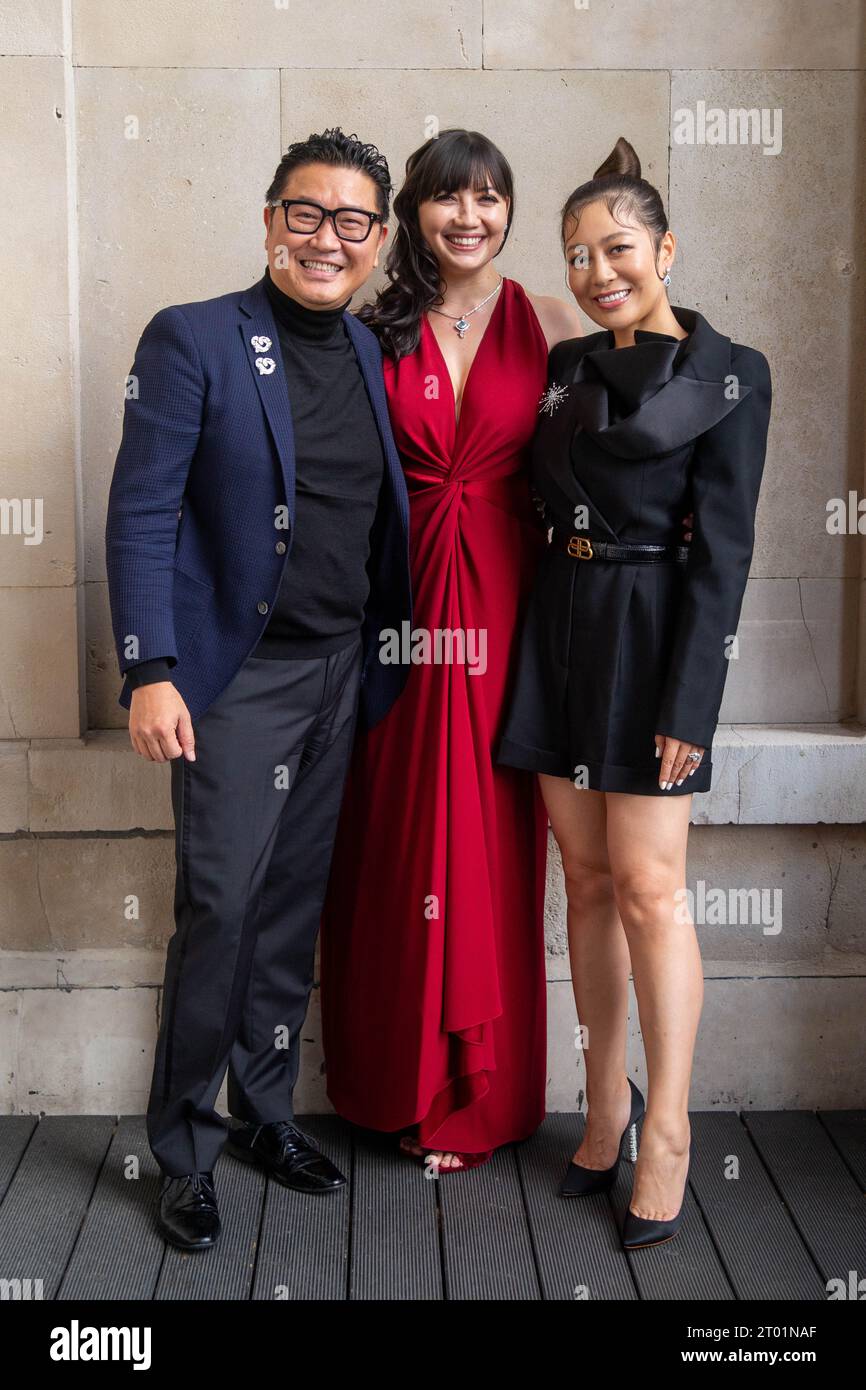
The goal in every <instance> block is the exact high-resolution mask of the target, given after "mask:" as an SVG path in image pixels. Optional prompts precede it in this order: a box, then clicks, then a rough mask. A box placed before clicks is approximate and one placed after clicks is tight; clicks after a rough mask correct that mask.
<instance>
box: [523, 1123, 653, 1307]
mask: <svg viewBox="0 0 866 1390" xmlns="http://www.w3.org/2000/svg"><path fill="white" fill-rule="evenodd" d="M584 1125H585V1120H584V1117H583V1116H582V1115H570V1114H551V1115H548V1116H547V1118H546V1120H545V1121H544V1123H543V1124H542V1126H541V1128H540V1129H538V1130H537V1131H536V1132H535V1134H534V1135H533V1136H532V1138H531V1139H528V1140H527V1141H526V1143H525V1144H519V1145H518V1146H517V1165H518V1169H519V1172H520V1176H521V1183H522V1186H523V1193H524V1200H525V1202H526V1210H527V1214H528V1218H529V1227H530V1230H531V1232H532V1238H533V1242H534V1246H535V1255H536V1260H537V1263H538V1273H539V1278H540V1280H541V1290H542V1295H543V1297H544V1298H545V1299H555V1300H563V1299H571V1300H583V1299H590V1300H592V1301H593V1302H595V1301H597V1300H598V1299H605V1298H610V1299H617V1300H621V1301H624V1302H627V1301H629V1300H633V1299H636V1298H637V1289H636V1288H635V1284H634V1280H633V1279H632V1276H631V1270H630V1268H629V1263H628V1258H627V1256H626V1254H625V1251H624V1250H623V1249H622V1246H621V1245H620V1240H619V1227H618V1226H617V1223H616V1221H615V1219H614V1214H613V1209H612V1207H611V1204H610V1202H609V1200H608V1198H607V1196H605V1195H604V1194H603V1193H601V1194H598V1195H596V1196H594V1197H577V1198H569V1199H568V1200H564V1199H563V1198H561V1197H560V1196H559V1195H558V1189H559V1184H560V1181H561V1180H562V1175H563V1173H564V1172H565V1169H566V1164H567V1163H568V1162H569V1160H570V1158H571V1156H572V1154H573V1153H574V1151H575V1149H577V1148H578V1146H579V1145H580V1142H581V1139H582V1138H583V1130H584Z"/></svg>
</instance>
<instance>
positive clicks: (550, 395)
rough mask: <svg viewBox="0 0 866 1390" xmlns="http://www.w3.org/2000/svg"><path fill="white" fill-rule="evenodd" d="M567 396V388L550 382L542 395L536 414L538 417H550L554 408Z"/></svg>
mask: <svg viewBox="0 0 866 1390" xmlns="http://www.w3.org/2000/svg"><path fill="white" fill-rule="evenodd" d="M567 395H568V387H567V386H560V385H559V384H558V383H557V382H555V381H554V382H551V384H550V386H548V388H547V390H546V391H545V393H544V395H543V396H542V397H541V398H540V401H539V406H538V413H539V415H552V414H553V412H554V411H555V410H556V407H557V406H558V405H560V404H561V402H562V401H563V400H564V399H565V397H566V396H567Z"/></svg>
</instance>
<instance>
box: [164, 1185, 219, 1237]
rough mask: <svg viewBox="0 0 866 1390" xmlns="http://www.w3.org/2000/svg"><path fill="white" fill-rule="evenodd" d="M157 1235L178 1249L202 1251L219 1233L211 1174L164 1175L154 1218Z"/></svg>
mask: <svg viewBox="0 0 866 1390" xmlns="http://www.w3.org/2000/svg"><path fill="white" fill-rule="evenodd" d="M156 1224H157V1228H158V1230H159V1232H160V1235H162V1236H164V1237H165V1239H166V1240H168V1241H171V1243H172V1245H176V1246H178V1247H179V1249H181V1250H206V1249H208V1248H209V1247H210V1246H211V1245H214V1244H215V1242H216V1239H217V1236H218V1235H219V1233H220V1229H221V1228H220V1218H219V1211H218V1209H217V1199H216V1192H215V1191H214V1185H213V1173H212V1172H209V1173H186V1174H184V1176H183V1177H179V1178H173V1177H171V1176H169V1175H168V1174H165V1175H164V1177H163V1180H162V1183H161V1185H160V1189H159V1204H158V1211H157V1218H156Z"/></svg>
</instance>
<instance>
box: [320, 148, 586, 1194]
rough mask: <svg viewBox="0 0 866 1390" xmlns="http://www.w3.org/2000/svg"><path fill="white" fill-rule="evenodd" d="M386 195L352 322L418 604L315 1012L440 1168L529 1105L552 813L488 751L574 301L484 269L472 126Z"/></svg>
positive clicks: (409, 1137) (335, 887)
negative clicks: (369, 349) (385, 423)
mask: <svg viewBox="0 0 866 1390" xmlns="http://www.w3.org/2000/svg"><path fill="white" fill-rule="evenodd" d="M394 207H395V213H396V214H397V216H398V219H399V227H398V231H397V235H396V239H395V246H394V249H393V251H392V252H391V254H390V256H389V259H388V264H387V271H388V275H389V279H390V280H391V284H390V286H389V287H388V288H387V289H386V290H384V291H383V292H382V293H381V294H380V295H379V298H378V300H377V302H376V303H375V304H374V305H372V306H365V307H364V309H363V310H362V311H361V313H360V315H359V317H361V318H362V319H364V321H365V322H366V323H367V324H368V325H369V326H370V327H371V328H372V329H373V330H374V331H375V332H377V334H378V336H379V339H380V342H381V344H382V348H383V353H384V371H385V384H386V389H387V392H388V399H389V407H390V414H391V422H392V425H393V430H394V437H395V440H396V443H397V447H398V449H399V451H400V455H401V458H402V461H403V466H404V468H405V471H406V481H407V486H408V491H409V504H410V563H411V572H412V585H413V601H414V613H413V625H412V635H411V639H410V636H409V634H408V633H406V634H399V635H398V636H399V637H400V639H401V642H402V650H403V657H404V659H405V652H406V649H407V648H408V649H409V650H410V651H413V650H414V652H415V661H417V662H418V663H419V664H413V665H412V667H411V670H410V672H409V678H408V681H407V683H406V686H405V688H404V691H403V693H402V695H401V696H400V698H399V699H398V700H397V701H396V703H395V704H394V706H393V707H392V709H391V710H390V711H389V713H388V715H387V716H386V717H385V718H384V719H383V720H382V721H381V723H379V724H378V725H376V726H375V727H374V728H373V729H371V730H369V731H367V732H366V733H363V732H361V733H359V736H358V740H357V744H356V748H355V753H354V758H353V761H352V765H351V769H350V773H349V778H348V782H347V787H346V794H345V799H344V802H343V809H342V815H341V820H340V826H339V830H338V834H337V840H336V844H335V849H334V858H333V864H332V870H331V879H330V886H329V890H328V897H327V901H326V904H325V909H324V913H323V920H322V937H321V942H322V945H321V985H322V1010H323V1029H324V1050H325V1063H326V1069H327V1088H328V1095H329V1097H330V1099H331V1101H332V1103H333V1105H334V1107H335V1109H336V1110H337V1112H338V1113H339V1114H341V1115H342V1116H344V1117H345V1118H346V1119H348V1120H351V1121H353V1122H354V1123H356V1124H360V1125H363V1126H365V1127H367V1128H371V1129H378V1130H383V1131H388V1132H393V1131H398V1130H403V1131H407V1130H408V1131H410V1132H409V1133H408V1134H406V1135H405V1136H404V1140H403V1142H402V1145H401V1146H402V1147H403V1149H404V1151H407V1152H410V1153H412V1154H414V1155H415V1156H416V1157H418V1158H420V1159H424V1160H425V1161H428V1162H430V1161H432V1162H433V1163H434V1164H435V1165H436V1167H437V1169H438V1171H440V1172H441V1171H450V1170H455V1169H459V1168H468V1167H473V1166H476V1165H477V1164H478V1163H479V1162H483V1161H485V1160H486V1159H487V1158H488V1157H489V1156H490V1155H491V1153H492V1152H493V1151H494V1150H495V1149H496V1148H497V1147H498V1146H499V1145H501V1144H505V1143H509V1142H512V1141H514V1140H519V1139H524V1138H527V1137H528V1136H529V1135H531V1134H532V1133H533V1131H534V1130H535V1129H536V1128H537V1127H538V1125H539V1124H540V1123H541V1121H542V1119H543V1117H544V1110H545V1105H544V1101H545V1081H546V1008H545V969H544V931H543V908H544V878H545V872H544V871H545V855H546V839H547V815H546V812H545V809H544V805H543V802H542V799H541V796H540V794H539V791H538V787H537V784H536V781H535V779H534V777H533V775H532V774H531V773H527V772H524V771H522V770H520V769H516V768H508V767H503V766H500V765H497V764H496V763H495V762H494V756H495V750H496V746H497V740H498V737H499V734H500V732H501V725H502V717H503V708H504V705H505V701H506V698H507V696H508V694H509V687H510V679H511V675H512V670H513V658H514V648H515V636H516V632H517V630H518V625H519V621H520V618H521V616H522V612H523V607H524V603H525V601H526V598H527V596H528V593H529V590H530V588H531V585H532V582H533V579H534V577H535V572H536V568H537V566H538V562H539V559H540V556H541V553H542V549H543V547H544V544H545V532H544V528H543V525H542V523H541V522H540V519H539V517H538V515H537V513H536V511H535V509H534V507H533V504H532V499H531V495H530V488H529V481H528V472H527V463H528V446H529V444H530V441H531V439H532V436H533V432H534V429H535V426H536V423H537V412H538V404H539V398H540V397H541V395H542V393H543V391H544V388H545V385H546V380H547V356H548V350H549V349H550V348H551V347H553V346H554V344H555V343H557V342H559V341H561V340H563V339H566V338H573V337H576V336H579V335H580V333H581V328H580V320H579V318H578V315H577V312H576V310H575V309H574V308H573V307H572V306H569V305H566V304H564V303H562V302H561V301H559V300H557V299H554V298H549V297H541V296H535V295H529V294H528V293H527V292H526V291H525V290H524V289H523V288H522V287H521V286H520V285H519V284H518V283H517V282H516V281H515V280H510V279H508V278H506V277H502V276H500V275H499V274H498V273H497V271H496V268H495V267H494V265H493V259H494V257H495V256H496V255H497V254H498V253H499V251H500V250H501V249H502V246H503V245H504V243H505V240H506V238H507V234H508V225H509V223H510V221H512V220H513V216H514V192H513V184H512V178H511V170H510V168H509V166H508V163H507V161H506V160H505V159H504V157H503V156H502V154H501V153H500V152H499V150H497V149H496V147H495V146H494V145H492V144H491V142H490V141H488V140H487V139H485V137H483V136H481V135H479V134H478V133H477V132H473V131H462V130H449V131H443V132H441V133H440V135H439V136H438V138H436V139H435V140H431V141H429V143H427V144H425V145H423V146H422V147H421V148H420V149H419V150H417V151H416V152H415V153H414V154H413V155H411V156H410V158H409V160H408V161H407V165H406V181H405V183H404V186H403V188H402V190H401V192H400V193H399V194H398V196H397V198H396V199H395V205H394ZM455 330H456V331H455ZM422 634H423V639H422ZM454 634H456V638H455V637H454ZM437 635H438V638H437ZM422 640H426V641H428V642H429V650H428V651H427V653H426V654H425V652H424V651H423V650H422ZM431 657H432V659H431ZM428 1155H432V1160H430V1159H428Z"/></svg>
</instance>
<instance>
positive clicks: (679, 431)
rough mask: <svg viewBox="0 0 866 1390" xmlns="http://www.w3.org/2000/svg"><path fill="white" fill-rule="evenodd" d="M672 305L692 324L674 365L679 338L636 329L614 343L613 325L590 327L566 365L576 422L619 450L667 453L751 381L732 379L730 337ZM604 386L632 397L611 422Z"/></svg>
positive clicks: (723, 411)
mask: <svg viewBox="0 0 866 1390" xmlns="http://www.w3.org/2000/svg"><path fill="white" fill-rule="evenodd" d="M672 309H673V312H674V315H675V316H676V318H677V320H678V321H679V322H680V323H681V324H682V325H683V327H684V328H688V329H689V330H690V338H689V340H688V341H687V343H686V348H685V350H684V353H683V356H682V359H681V361H680V363H679V367H678V369H677V370H676V371H675V372H674V370H673V359H674V356H675V355H676V352H677V349H678V347H679V343H680V340H679V339H675V338H671V337H669V336H668V335H665V334H657V333H648V332H642V331H641V330H640V329H638V330H637V332H636V333H635V346H634V347H631V348H614V346H613V334H612V333H610V332H602V333H593V334H591V335H590V337H589V338H587V339H586V340H585V342H586V346H585V347H584V350H583V351H582V352H580V354H579V356H573V357H572V358H571V359H570V362H569V365H568V367H567V368H566V369H565V371H564V376H563V384H564V385H566V386H567V388H568V391H567V394H568V398H569V399H570V408H571V410H572V412H573V418H574V422H575V425H576V426H577V427H578V428H580V429H582V430H584V431H585V432H586V433H587V434H588V435H590V436H591V438H592V439H593V440H594V442H595V443H596V444H598V446H599V448H601V449H604V450H605V452H606V453H609V454H613V455H614V456H616V457H617V458H624V459H640V458H653V457H656V456H658V455H662V454H666V453H670V452H672V451H673V450H674V449H678V448H680V447H681V446H682V445H683V444H686V443H689V442H690V441H691V440H692V439H696V438H697V436H698V435H700V434H704V433H705V432H706V431H707V430H709V429H712V427H713V426H714V425H716V424H718V422H719V421H720V420H722V419H724V417H725V416H726V415H727V414H728V413H729V412H730V411H731V410H733V409H734V408H735V407H736V406H737V405H738V404H739V403H740V401H742V400H745V398H746V396H747V395H749V393H750V391H751V387H750V386H746V385H745V384H740V385H739V386H738V387H737V385H736V384H732V383H731V381H730V376H731V340H730V339H729V338H726V337H724V336H723V334H721V333H717V332H716V330H715V329H714V328H713V327H712V326H711V325H710V324H709V323H708V322H707V320H706V319H705V318H704V317H703V315H702V314H699V313H697V312H696V311H694V310H690V309H682V308H680V307H679V306H677V307H674V306H672ZM574 341H575V344H579V343H580V342H581V341H582V340H581V339H576V340H574ZM609 389H610V390H613V391H614V392H616V393H618V394H619V395H620V396H621V397H622V398H623V399H625V400H629V399H630V400H631V403H632V404H635V403H636V408H635V409H634V410H632V411H631V413H630V414H628V415H626V416H625V418H623V419H620V420H618V421H616V422H615V423H611V422H610V411H609V398H608V391H609Z"/></svg>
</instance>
